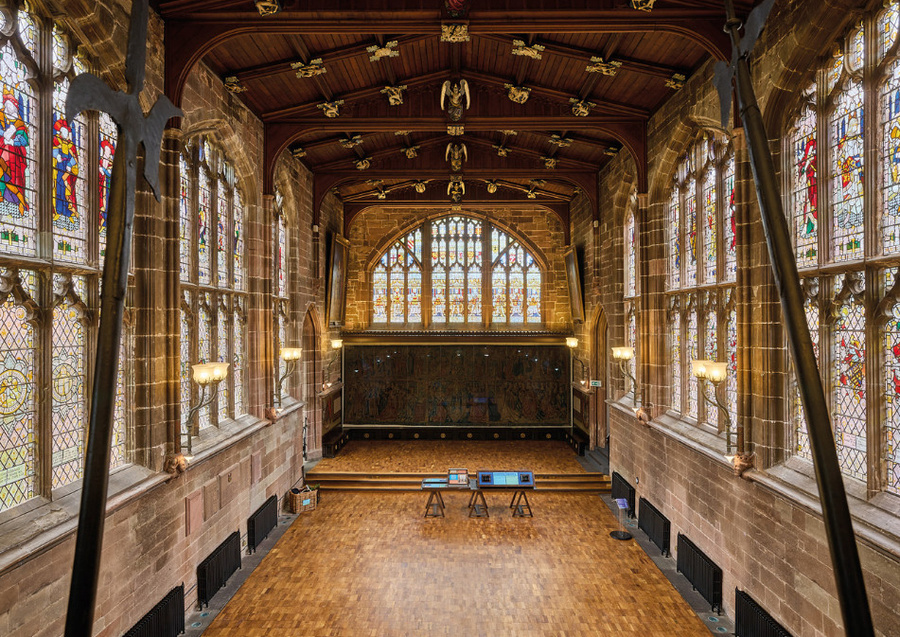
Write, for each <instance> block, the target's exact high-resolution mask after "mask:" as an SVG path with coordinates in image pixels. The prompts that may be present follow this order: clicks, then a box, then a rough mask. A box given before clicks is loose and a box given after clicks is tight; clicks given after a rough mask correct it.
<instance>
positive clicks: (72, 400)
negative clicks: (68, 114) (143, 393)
mask: <svg viewBox="0 0 900 637" xmlns="http://www.w3.org/2000/svg"><path fill="white" fill-rule="evenodd" d="M16 5H18V6H16ZM76 48H77V47H76V45H75V43H74V42H73V41H72V40H71V38H70V36H69V35H68V34H67V33H66V32H65V30H64V29H63V28H62V27H61V26H60V25H56V24H54V22H53V21H52V20H49V19H46V18H43V17H37V16H34V15H31V14H30V13H29V9H28V7H27V5H25V4H23V3H12V4H11V5H10V6H9V7H7V8H6V9H4V11H2V12H0V101H2V105H0V128H2V134H0V256H2V257H3V268H2V270H0V308H2V309H0V359H2V360H3V361H4V364H3V365H2V366H0V510H5V509H8V508H10V507H13V506H16V505H18V504H21V503H23V502H25V501H26V500H28V499H29V498H32V497H36V496H41V497H44V498H52V497H53V496H54V490H55V489H58V488H60V487H69V485H72V484H77V481H78V480H79V479H80V478H81V476H82V474H83V463H84V443H85V432H86V428H87V417H88V400H89V396H90V394H91V382H92V378H91V375H90V373H89V365H90V363H91V362H92V361H93V358H94V348H95V347H96V329H97V318H98V315H99V307H98V299H99V298H100V291H101V283H102V280H101V272H102V266H103V261H104V257H105V250H106V212H107V207H108V199H109V197H108V193H109V175H110V173H109V170H110V169H111V165H112V157H113V155H114V152H115V145H116V128H115V126H114V125H113V124H112V121H111V120H110V119H109V117H108V116H104V115H99V114H98V113H96V112H86V113H81V114H79V115H78V116H77V117H75V118H73V119H72V120H67V119H66V118H65V117H64V115H63V113H64V110H65V100H66V97H67V95H68V91H69V87H70V85H71V81H72V79H73V78H74V77H75V76H76V75H77V74H78V73H82V72H85V71H87V70H89V62H88V61H87V60H85V59H82V58H80V57H78V56H77V55H74V54H73V52H74V51H75V50H76ZM38 193H42V194H41V196H38ZM44 194H46V196H43V195H44ZM38 237H41V238H42V239H41V240H38ZM130 283H131V282H129V284H130ZM38 307H40V310H38ZM129 315H130V312H129V311H128V310H127V309H126V317H128V316H129ZM132 343H133V335H132V331H131V326H130V323H129V322H128V320H127V318H126V322H125V325H124V326H123V330H122V345H121V348H120V350H119V359H120V360H119V370H118V386H117V390H116V396H115V403H114V405H115V410H114V414H113V422H112V428H113V431H112V447H111V455H110V466H111V467H112V468H117V467H120V466H122V465H124V464H126V463H127V462H129V460H130V453H129V443H128V441H129V436H130V426H129V423H130V419H131V414H132V413H133V411H134V410H133V409H131V408H130V406H129V401H130V400H131V397H132V392H131V391H130V387H131V361H130V358H131V352H132Z"/></svg>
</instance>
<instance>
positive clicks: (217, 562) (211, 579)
mask: <svg viewBox="0 0 900 637" xmlns="http://www.w3.org/2000/svg"><path fill="white" fill-rule="evenodd" d="M240 567H241V534H240V533H238V532H237V531H235V532H234V533H232V534H231V535H229V536H228V539H226V540H225V541H224V542H222V543H221V544H219V546H217V547H216V550H214V551H213V552H212V553H210V554H209V557H207V558H206V559H205V560H203V561H202V562H200V565H199V566H198V567H197V605H198V606H200V608H203V606H204V604H205V605H206V606H209V600H210V599H212V596H213V595H215V594H216V592H217V591H218V590H219V589H220V588H222V587H223V586H225V582H227V581H228V578H229V577H231V574H232V573H234V572H235V571H236V570H238V569H239V568H240Z"/></svg>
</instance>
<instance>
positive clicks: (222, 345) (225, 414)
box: [216, 304, 234, 420]
mask: <svg viewBox="0 0 900 637" xmlns="http://www.w3.org/2000/svg"><path fill="white" fill-rule="evenodd" d="M229 318H230V312H229V311H228V308H227V307H226V306H225V305H224V304H220V305H219V307H218V308H217V312H216V360H217V361H219V362H220V363H231V362H232V361H231V360H230V358H229V356H228V342H229V341H230V340H231V338H232V336H233V335H232V333H231V329H230V326H229V321H228V319H229ZM233 372H234V370H233V369H231V368H229V369H228V373H229V374H230V375H232V378H233ZM219 385H220V387H219V409H218V414H217V415H218V419H219V420H225V419H226V418H230V417H231V409H229V408H228V401H229V398H230V396H231V391H230V390H229V389H228V385H229V383H219Z"/></svg>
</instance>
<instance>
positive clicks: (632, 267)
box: [625, 213, 637, 297]
mask: <svg viewBox="0 0 900 637" xmlns="http://www.w3.org/2000/svg"><path fill="white" fill-rule="evenodd" d="M635 295H637V234H636V232H635V223H634V214H633V213H632V214H629V215H628V218H627V219H626V220H625V296H626V297H633V296H635Z"/></svg>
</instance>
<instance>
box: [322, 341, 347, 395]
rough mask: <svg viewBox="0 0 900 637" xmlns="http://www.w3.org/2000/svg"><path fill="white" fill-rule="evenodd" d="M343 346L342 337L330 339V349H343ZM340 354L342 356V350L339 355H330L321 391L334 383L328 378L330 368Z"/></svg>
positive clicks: (329, 376)
mask: <svg viewBox="0 0 900 637" xmlns="http://www.w3.org/2000/svg"><path fill="white" fill-rule="evenodd" d="M343 347H344V339H341V338H333V339H331V349H334V350H340V349H343ZM341 356H343V352H341V354H340V355H335V356H332V357H331V360H330V361H329V362H328V367H326V368H325V379H326V380H324V381H323V382H322V390H323V391H324V390H326V389H328V388H329V387H331V386H332V385H334V383H333V382H331V380H330V378H331V368H332V367H334V363H335V361H337V360H338V359H339V358H340V357H341ZM340 380H341V378H340V376H338V381H340Z"/></svg>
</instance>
